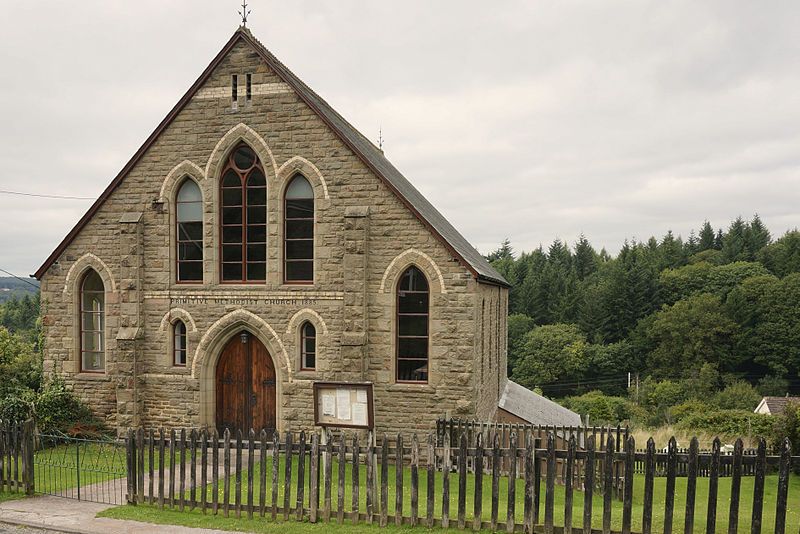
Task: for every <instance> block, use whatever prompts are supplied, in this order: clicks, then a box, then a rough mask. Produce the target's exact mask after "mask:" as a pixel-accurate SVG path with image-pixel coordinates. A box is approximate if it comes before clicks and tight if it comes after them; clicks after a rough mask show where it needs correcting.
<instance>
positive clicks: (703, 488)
mask: <svg viewBox="0 0 800 534" xmlns="http://www.w3.org/2000/svg"><path fill="white" fill-rule="evenodd" d="M284 468H285V464H284V463H283V459H281V464H280V471H279V497H278V506H279V507H280V506H282V504H283V498H284V492H283V487H282V486H283V480H284ZM292 474H293V477H292V480H293V484H292V490H291V494H290V503H291V506H292V507H294V506H295V505H296V489H297V488H296V486H297V485H296V474H297V460H296V459H295V461H294V462H293V469H292ZM332 474H333V476H332V499H331V500H332V514H331V515H332V517H333V518H335V517H336V509H337V499H338V497H337V493H336V492H337V487H338V464H336V462H334V463H333V470H332ZM266 475H267V496H266V497H267V498H266V502H267V505H268V506H269V504H270V503H271V479H272V469H271V459H270V461H269V462H268V463H267V473H266ZM259 476H260V469H259V466H258V465H256V466H255V467H254V469H253V478H254V481H255V484H254V486H255V490H254V496H253V502H254V503H255V504H258V502H259V494H260V491H259V487H258V485H259V484H258V481H259ZM307 476H308V466H307V467H306V477H307ZM351 476H352V473H351V466H350V465H349V464H348V465H347V466H346V470H345V495H344V510H345V513H347V512H349V511H350V510H351V503H352V495H351V489H352V483H351V480H352V478H351ZM306 480H307V479H306ZM419 480H420V503H419V515H420V517H425V515H426V513H427V510H426V502H425V495H426V488H427V472H425V471H423V470H420V473H419ZM394 481H395V470H394V467H390V468H389V488H388V489H389V499H388V504H389V506H388V513H389V515H393V514H394V511H395V490H394ZM359 482H360V484H359V510H360V511H361V512H362V513H363V512H364V511H365V510H366V470H365V467H364V466H361V467H360V469H359ZM515 482H516V486H515V489H516V510H515V512H516V513H515V516H516V520H517V522H522V519H523V502H522V496H523V494H524V481H523V480H516V481H515ZM753 482H754V479H753V478H752V477H745V478H743V479H742V499H741V504H740V512H739V530H740V531H741V532H745V531H749V530H750V521H751V514H752V495H753ZM235 484H236V483H235V478H233V477H232V479H231V480H230V499H231V502H233V500H234V496H235ZM307 484H308V482H306V488H305V499H304V500H305V503H306V506H308V498H309V491H308V487H307ZM176 485H177V483H176ZM435 486H436V492H435V508H434V515H435V517H437V518H439V517H441V508H442V506H441V504H442V499H441V496H442V474H441V473H437V474H436V478H435ZM474 487H475V478H474V476H473V475H468V477H467V496H468V498H467V506H466V515H467V520H468V521H471V519H472V517H473V499H472V495H473V494H474ZM206 491H207V494H206V497H207V499H208V502H211V487H210V485H209V486H208V487H207V488H206ZM200 492H201V490H199V489H198V499H199V497H200ZM654 493H655V495H654V503H655V506H654V510H653V529H654V531H663V523H664V504H663V503H664V496H665V493H666V479H665V478H656V479H655V485H654ZM776 493H777V476H768V477H767V479H766V490H765V498H764V500H765V507H764V514H763V525H764V531H770V530H771V529H772V525H773V524H774V521H775V500H776ZM564 494H565V492H564V487H563V486H556V493H555V499H554V501H555V506H554V512H555V513H554V517H555V521H556V524H557V525H563V522H564V496H565V495H564ZM643 494H644V477H643V476H636V478H635V479H634V496H633V529H634V530H635V531H640V530H641V525H642V511H643ZM187 497H188V493H187ZM218 498H219V502H220V503H222V502H223V484H222V483H220V488H219V490H218ZM507 498H508V479H507V478H502V479H501V484H500V494H499V500H498V501H499V513H498V517H499V522H501V523H503V522H504V521H505V518H506V513H507V512H506V510H507ZM729 499H730V479H728V478H722V479H720V481H719V499H718V502H717V528H716V531H717V532H727V525H728V512H729ZM583 500H584V495H583V493H582V492H577V491H576V492H575V493H574V502H573V526H580V525H581V524H582V517H583ZM242 501H243V503H246V502H247V475H246V473H244V474H243V480H242ZM685 502H686V479H685V478H679V479H677V483H676V497H675V515H674V528H675V529H676V530H680V529H682V528H683V525H684V508H685ZM403 503H404V505H403V510H404V515H406V516H408V515H410V506H411V472H410V469H408V468H406V469H404V470H403ZM540 503H541V504H540V511H539V522H541V521H542V520H543V518H544V503H545V496H544V484H542V489H541V495H540ZM696 503H697V504H696V508H695V521H694V525H695V530H696V531H698V532H700V531H705V528H706V511H707V507H708V479H706V478H700V479H698V481H697V498H696ZM323 504H324V489H323V488H322V487H321V488H320V515H321V514H322V506H323ZM592 506H593V520H592V526H593V527H594V528H600V527H601V526H602V508H603V503H602V496H599V495H595V496H594V499H593V503H592ZM482 507H483V513H482V517H483V520H484V521H488V520H489V518H490V514H491V479H490V478H488V477H484V480H483V499H482ZM787 508H788V514H787V528H788V530H789V531H795V532H796V531H797V530H798V528H800V478H798V477H792V479H791V481H790V489H789V502H788V507H787ZM457 510H458V477H457V474H451V475H450V518H451V524H452V523H454V518H455V516H456V513H457ZM160 513H162V512H159V511H158V510H157V509H153V508H152V507H120V508H116V509H113V510H110V511H109V512H107V514H110V515H109V517H112V516H113V517H120V518H126V519H137V520H144V521H152V520H153V517H154V516H156V517H157V516H159V514H160ZM231 514H232V515H233V512H231ZM221 515H222V511H221V505H220V516H221ZM164 517H165V518H170V521H171V522H173V520H174V521H178V522H179V523H177V524H188V523H184V522H181V521H189V522H194V521H199V522H201V523H200V524H203V525H204V526H209V527H214V528H220V529H225V528H224V527H223V526H222V525H224V524H228V522H230V521H232V523H231V524H234V525H236V524H239V523H241V525H242V527H241V528H242V529H251V528H255V526H254V525H256V524H258V523H264V520H261V519H257V520H254V521H252V522H251V521H247V520H244V519H243V520H240V521H239V522H237V521H235V520H232V519H228V520H224V518H222V517H217V518H215V517H211V516H210V515H207V516H203V515H202V514H201V513H200V512H199V511H198V510H196V511H194V512H192V513H188V512H186V513H179V512H172V511H170V512H169V513H165V515H164ZM218 521H221V523H219V525H218V524H217V522H218ZM247 525H250V526H247ZM621 526H622V503H621V502H620V501H618V500H614V501H613V505H612V528H613V529H615V530H620V529H621ZM259 528H261V527H259Z"/></svg>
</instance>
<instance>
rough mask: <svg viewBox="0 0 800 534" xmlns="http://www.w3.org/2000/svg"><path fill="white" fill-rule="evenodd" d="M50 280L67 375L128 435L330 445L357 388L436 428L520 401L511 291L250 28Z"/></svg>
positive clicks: (60, 365) (414, 426)
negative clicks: (341, 406) (322, 390)
mask: <svg viewBox="0 0 800 534" xmlns="http://www.w3.org/2000/svg"><path fill="white" fill-rule="evenodd" d="M35 276H36V277H37V278H38V279H40V280H41V295H42V306H43V310H44V311H43V314H44V329H45V335H46V347H45V365H46V370H47V371H48V372H49V371H55V372H57V373H59V374H61V375H62V376H63V377H64V378H65V380H66V382H67V384H68V385H69V386H70V387H72V388H73V389H74V390H75V391H76V392H77V393H78V394H79V395H80V396H81V397H82V398H83V399H85V400H86V401H88V403H89V404H90V406H91V407H92V409H93V410H95V411H96V412H97V414H98V415H99V416H101V417H102V418H103V419H104V420H105V421H106V422H107V423H108V424H109V426H111V427H112V428H117V429H118V430H124V429H127V428H129V427H132V426H138V425H145V426H149V427H153V426H162V425H167V426H176V425H183V426H191V427H204V428H220V429H221V428H224V427H227V428H231V429H232V430H235V429H242V430H246V429H249V428H254V429H256V431H257V432H258V431H259V430H261V429H277V430H279V431H285V430H303V429H304V430H310V429H312V428H313V427H314V425H315V418H317V417H318V414H315V403H316V402H317V400H316V386H315V384H316V385H317V386H318V385H319V384H324V383H331V382H336V383H340V382H344V383H353V384H369V387H370V402H371V403H372V405H373V406H374V410H373V412H374V413H371V417H372V418H374V428H375V430H376V431H378V432H384V431H387V432H398V431H403V432H411V431H414V432H426V431H428V430H430V429H431V426H432V423H433V421H434V420H435V419H436V418H437V417H441V416H443V415H445V414H450V415H451V416H453V417H459V418H465V419H479V420H483V421H490V420H492V419H493V418H495V417H496V416H497V412H498V402H499V401H500V399H501V396H502V395H503V392H504V390H505V389H506V388H507V377H506V316H507V308H508V284H507V282H506V281H505V280H504V279H503V277H502V276H501V275H500V274H498V273H497V272H496V271H495V270H494V269H493V268H492V267H491V266H490V265H489V264H488V263H487V261H486V260H485V259H484V258H483V257H482V256H481V255H480V254H479V253H478V252H477V251H476V250H475V249H474V248H473V247H472V246H471V245H470V244H469V243H468V242H467V241H466V240H465V239H464V237H462V236H461V234H459V233H458V232H457V231H456V230H455V229H454V228H453V226H452V225H450V223H448V222H447V221H446V220H445V219H444V217H443V216H442V215H441V214H440V213H439V212H438V211H437V210H436V209H435V208H434V207H433V206H432V205H431V204H430V203H429V202H428V201H427V200H426V199H425V198H423V197H422V195H421V194H420V193H419V191H417V190H416V189H415V188H414V187H413V186H412V185H411V184H410V183H409V181H408V180H407V179H406V178H405V177H404V176H403V175H402V174H400V172H399V171H398V170H397V169H396V168H395V167H394V166H392V164H391V163H389V161H388V160H387V159H386V158H385V157H384V155H383V153H382V151H381V150H380V149H379V148H378V147H376V146H374V145H373V144H372V143H371V142H370V141H369V140H367V138H365V137H364V136H363V135H361V134H360V133H359V132H358V131H356V130H355V129H354V128H353V126H351V125H350V124H349V123H348V122H347V121H346V120H345V119H344V118H342V117H341V116H340V115H339V114H338V113H337V112H336V111H334V110H333V109H332V108H331V107H330V106H329V105H328V104H327V103H326V102H325V101H324V100H322V98H320V97H319V96H318V95H317V94H316V93H315V92H314V91H313V90H311V89H310V88H309V87H308V86H307V85H306V84H305V83H303V82H302V81H301V80H300V79H299V78H298V77H297V76H295V75H294V74H293V73H292V72H291V71H289V69H287V68H286V66H284V65H283V64H282V63H281V62H280V61H278V60H277V59H276V58H275V56H273V55H272V54H271V53H270V52H269V51H268V50H267V49H266V48H265V47H264V46H263V45H262V44H261V43H259V42H258V41H257V40H256V39H255V38H254V37H253V35H252V34H251V33H250V31H249V30H248V29H247V28H245V27H240V28H239V29H238V30H237V31H236V32H235V33H234V34H233V36H232V37H231V38H230V40H229V41H228V42H227V44H225V46H224V48H223V49H222V50H221V51H220V52H219V54H218V55H217V56H216V57H215V58H214V59H213V61H211V64H210V65H209V66H208V67H207V68H206V70H205V71H204V72H203V73H202V75H201V76H200V78H199V79H198V80H197V81H196V82H195V83H194V84H193V85H192V87H191V88H190V89H189V91H188V92H187V93H186V94H185V96H184V97H183V98H182V99H181V100H180V101H179V102H178V104H177V105H176V106H175V107H174V108H173V109H172V111H170V113H169V114H168V115H167V117H166V118H165V119H164V120H163V122H162V123H161V124H160V125H159V126H158V127H157V128H156V130H155V131H154V132H153V134H152V135H151V136H150V137H149V138H148V139H147V140H146V141H145V143H144V145H143V146H142V147H141V148H140V149H139V150H138V151H137V152H136V154H135V155H134V156H133V158H132V159H131V160H130V161H129V162H128V163H127V164H126V165H125V167H124V168H123V169H122V171H121V172H120V174H119V175H118V176H117V177H116V178H115V179H114V180H113V182H112V183H111V184H110V185H109V186H108V188H107V189H106V190H105V191H104V192H103V193H102V195H101V196H100V198H99V199H98V200H97V201H96V202H95V203H94V205H93V206H92V207H91V208H90V209H89V211H88V212H87V213H86V214H85V215H84V216H83V218H82V219H81V220H80V221H79V222H78V224H77V225H76V226H75V227H74V228H73V229H72V231H70V232H69V234H68V235H67V237H66V238H65V239H64V240H63V242H62V243H61V244H60V245H59V246H58V248H57V249H56V250H55V251H54V252H53V253H52V254H51V255H50V257H49V258H47V260H46V262H45V263H44V264H43V265H42V266H41V268H40V269H39V270H38V271H37V273H36V275H35ZM360 396H361V394H360V393H359V394H358V398H360ZM353 398H354V399H356V397H355V396H354V397H353ZM323 404H324V403H323ZM331 406H333V404H331ZM322 409H324V410H331V409H332V408H330V407H328V406H327V405H326V406H324V407H323V408H322ZM349 410H350V408H348V412H347V413H344V414H342V413H341V412H340V413H338V416H342V415H344V416H346V417H351V418H356V417H364V416H363V412H358V413H357V412H356V411H355V408H354V410H353V412H352V413H351V412H350V411H349ZM333 413H334V412H331V413H330V414H328V415H331V414H333ZM353 422H354V426H358V425H359V424H360V423H359V422H358V421H355V419H353ZM345 426H346V425H345Z"/></svg>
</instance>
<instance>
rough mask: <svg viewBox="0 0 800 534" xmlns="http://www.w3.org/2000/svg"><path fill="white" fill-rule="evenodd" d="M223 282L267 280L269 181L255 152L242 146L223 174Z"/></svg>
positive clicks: (235, 151)
mask: <svg viewBox="0 0 800 534" xmlns="http://www.w3.org/2000/svg"><path fill="white" fill-rule="evenodd" d="M220 184H221V194H220V197H221V199H222V202H221V203H220V205H221V208H220V209H221V210H222V213H221V220H222V229H221V230H222V231H221V234H222V245H221V247H222V253H221V255H220V258H221V279H222V281H223V282H228V283H237V282H238V283H245V282H264V281H265V280H266V279H267V178H266V175H265V173H264V167H263V166H262V164H261V161H259V159H258V157H257V156H256V154H255V152H253V149H252V148H250V147H249V146H247V145H246V144H244V143H241V144H239V145H238V146H237V147H236V148H235V149H234V150H233V151H232V152H231V154H230V156H229V157H228V161H227V162H226V164H225V167H224V168H223V171H222V179H221V180H220Z"/></svg>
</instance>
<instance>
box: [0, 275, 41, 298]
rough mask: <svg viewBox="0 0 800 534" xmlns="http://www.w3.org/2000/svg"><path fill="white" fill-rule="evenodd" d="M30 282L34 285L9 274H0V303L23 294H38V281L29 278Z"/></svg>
mask: <svg viewBox="0 0 800 534" xmlns="http://www.w3.org/2000/svg"><path fill="white" fill-rule="evenodd" d="M30 283H31V284H34V285H35V286H36V287H33V286H31V285H30V284H27V283H25V282H23V281H22V280H19V279H17V278H14V277H11V276H0V303H3V302H6V301H8V300H9V299H12V298H14V297H17V298H22V297H24V296H25V295H31V296H33V295H36V294H38V293H39V290H38V289H37V287H38V286H39V281H38V280H35V279H33V278H31V279H30Z"/></svg>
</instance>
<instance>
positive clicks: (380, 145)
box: [378, 127, 383, 152]
mask: <svg viewBox="0 0 800 534" xmlns="http://www.w3.org/2000/svg"><path fill="white" fill-rule="evenodd" d="M378 149H379V150H380V151H381V152H383V128H382V127H379V128H378Z"/></svg>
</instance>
